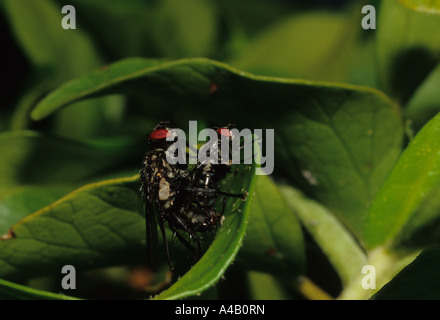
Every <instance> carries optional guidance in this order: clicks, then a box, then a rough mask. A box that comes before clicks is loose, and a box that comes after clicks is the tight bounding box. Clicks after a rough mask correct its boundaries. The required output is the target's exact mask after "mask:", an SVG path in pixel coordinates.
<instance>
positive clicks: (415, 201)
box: [364, 114, 440, 248]
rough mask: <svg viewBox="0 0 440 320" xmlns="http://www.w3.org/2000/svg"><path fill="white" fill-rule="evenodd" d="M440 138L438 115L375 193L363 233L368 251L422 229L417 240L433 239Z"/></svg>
mask: <svg viewBox="0 0 440 320" xmlns="http://www.w3.org/2000/svg"><path fill="white" fill-rule="evenodd" d="M439 135H440V114H437V116H436V117H435V118H433V119H432V120H431V121H430V122H428V123H427V124H426V125H425V126H424V127H423V128H422V129H421V130H420V131H419V133H418V134H417V135H416V136H415V138H414V139H413V140H412V141H411V142H410V144H409V145H408V147H407V148H406V150H405V151H404V152H403V154H402V155H401V157H400V159H399V161H398V163H397V164H396V166H395V167H394V168H393V170H392V171H391V173H390V175H389V177H388V178H387V179H386V181H385V182H384V184H383V186H382V187H381V189H380V190H379V192H378V193H377V194H376V197H375V199H374V201H373V203H372V205H371V208H370V211H369V213H368V216H367V219H366V225H365V230H364V240H365V244H366V245H367V246H368V247H369V248H374V247H377V246H381V245H392V244H393V245H397V244H399V242H401V241H407V240H408V239H410V238H411V237H412V236H414V235H415V234H416V233H418V232H420V231H421V230H424V232H423V233H422V239H421V240H419V241H422V242H423V238H424V239H425V241H426V240H428V239H430V238H431V237H434V238H435V237H436V236H435V235H436V231H435V230H436V227H435V226H438V220H439V210H438V209H439V208H440V203H439V200H438V189H439V185H440V140H439V139H438V137H439ZM422 228H423V229H422ZM409 245H411V243H409Z"/></svg>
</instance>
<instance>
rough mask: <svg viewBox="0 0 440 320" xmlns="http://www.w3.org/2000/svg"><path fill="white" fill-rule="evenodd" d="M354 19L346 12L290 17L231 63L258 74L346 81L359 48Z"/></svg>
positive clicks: (270, 28) (231, 60) (258, 38)
mask: <svg viewBox="0 0 440 320" xmlns="http://www.w3.org/2000/svg"><path fill="white" fill-rule="evenodd" d="M354 21H355V20H354V19H352V17H351V16H350V15H349V14H348V15H347V14H346V13H345V14H336V13H331V12H319V11H312V12H309V13H302V14H296V15H293V16H290V17H289V18H285V19H283V20H281V21H280V22H278V23H276V24H275V25H273V26H272V27H269V28H266V29H264V30H263V31H262V32H261V34H260V35H259V36H258V37H257V38H256V39H254V41H253V42H252V44H251V45H249V46H248V48H247V49H246V50H242V52H240V54H239V55H238V56H237V57H235V58H232V59H230V64H231V65H233V66H235V67H237V68H240V69H242V70H246V71H249V72H254V73H257V74H265V75H277V76H283V77H295V78H301V79H310V80H321V81H323V80H325V81H342V80H343V79H345V77H346V74H347V72H348V67H349V66H350V64H349V63H347V61H350V59H351V58H352V55H353V52H354V49H355V46H354V44H355V41H354V39H355V38H356V36H357V33H358V32H357V30H358V29H357V28H353V24H354ZM324 29H325V32H322V30H324ZM317 43H319V47H318V46H317Z"/></svg>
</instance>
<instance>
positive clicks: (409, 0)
mask: <svg viewBox="0 0 440 320" xmlns="http://www.w3.org/2000/svg"><path fill="white" fill-rule="evenodd" d="M399 1H400V2H401V3H402V4H403V5H405V6H407V7H408V8H410V9H412V10H417V11H421V12H427V13H436V14H440V1H439V0H399Z"/></svg>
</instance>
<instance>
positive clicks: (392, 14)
mask: <svg viewBox="0 0 440 320" xmlns="http://www.w3.org/2000/svg"><path fill="white" fill-rule="evenodd" d="M390 22H392V23H390ZM378 26H380V27H378V30H377V43H376V48H377V61H378V74H379V76H380V80H381V86H382V87H383V88H384V90H385V91H386V92H387V93H389V94H390V95H391V96H392V97H393V98H395V99H397V100H398V101H399V102H401V103H403V104H405V103H406V102H407V101H408V99H409V98H410V97H411V95H412V94H413V93H414V91H415V90H416V89H417V87H418V86H419V85H420V84H421V83H422V82H423V81H424V79H425V78H426V77H427V76H428V74H429V73H430V71H431V70H432V69H433V68H434V67H435V66H436V64H437V63H438V61H439V59H438V56H437V52H438V47H439V45H440V40H439V37H436V36H433V35H436V34H439V33H440V19H439V18H438V16H437V15H432V14H427V13H423V12H416V11H413V10H410V9H408V8H406V7H405V6H403V5H402V4H401V3H399V2H398V1H382V6H381V8H380V15H379V21H378Z"/></svg>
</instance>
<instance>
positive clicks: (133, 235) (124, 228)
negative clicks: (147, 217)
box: [0, 176, 145, 280]
mask: <svg viewBox="0 0 440 320" xmlns="http://www.w3.org/2000/svg"><path fill="white" fill-rule="evenodd" d="M137 190H138V183H137V176H135V177H132V178H120V179H114V180H107V181H103V182H99V183H95V184H90V185H86V186H84V187H82V188H80V189H77V190H75V191H74V192H72V193H70V194H68V195H67V196H65V197H64V198H62V199H60V200H58V201H56V202H54V203H52V204H51V205H49V206H47V207H45V208H43V209H41V210H39V211H37V212H35V213H33V214H31V215H29V216H27V217H26V218H24V219H23V220H21V221H19V222H17V223H16V224H14V225H13V226H12V227H11V229H10V232H9V234H8V235H7V236H5V237H3V238H2V241H0V277H2V278H7V279H21V280H23V279H27V278H30V277H33V276H36V275H47V274H51V275H54V274H59V273H60V272H61V268H62V266H64V265H67V264H70V265H73V266H74V267H75V268H76V270H77V272H80V271H84V270H87V269H89V268H92V267H98V266H105V265H109V264H122V263H123V262H127V261H129V260H133V259H134V260H142V258H143V257H144V256H145V250H144V246H145V243H142V242H143V241H144V240H143V239H145V221H144V218H143V216H142V214H141V213H140V212H139V206H140V203H139V200H138V191H137Z"/></svg>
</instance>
